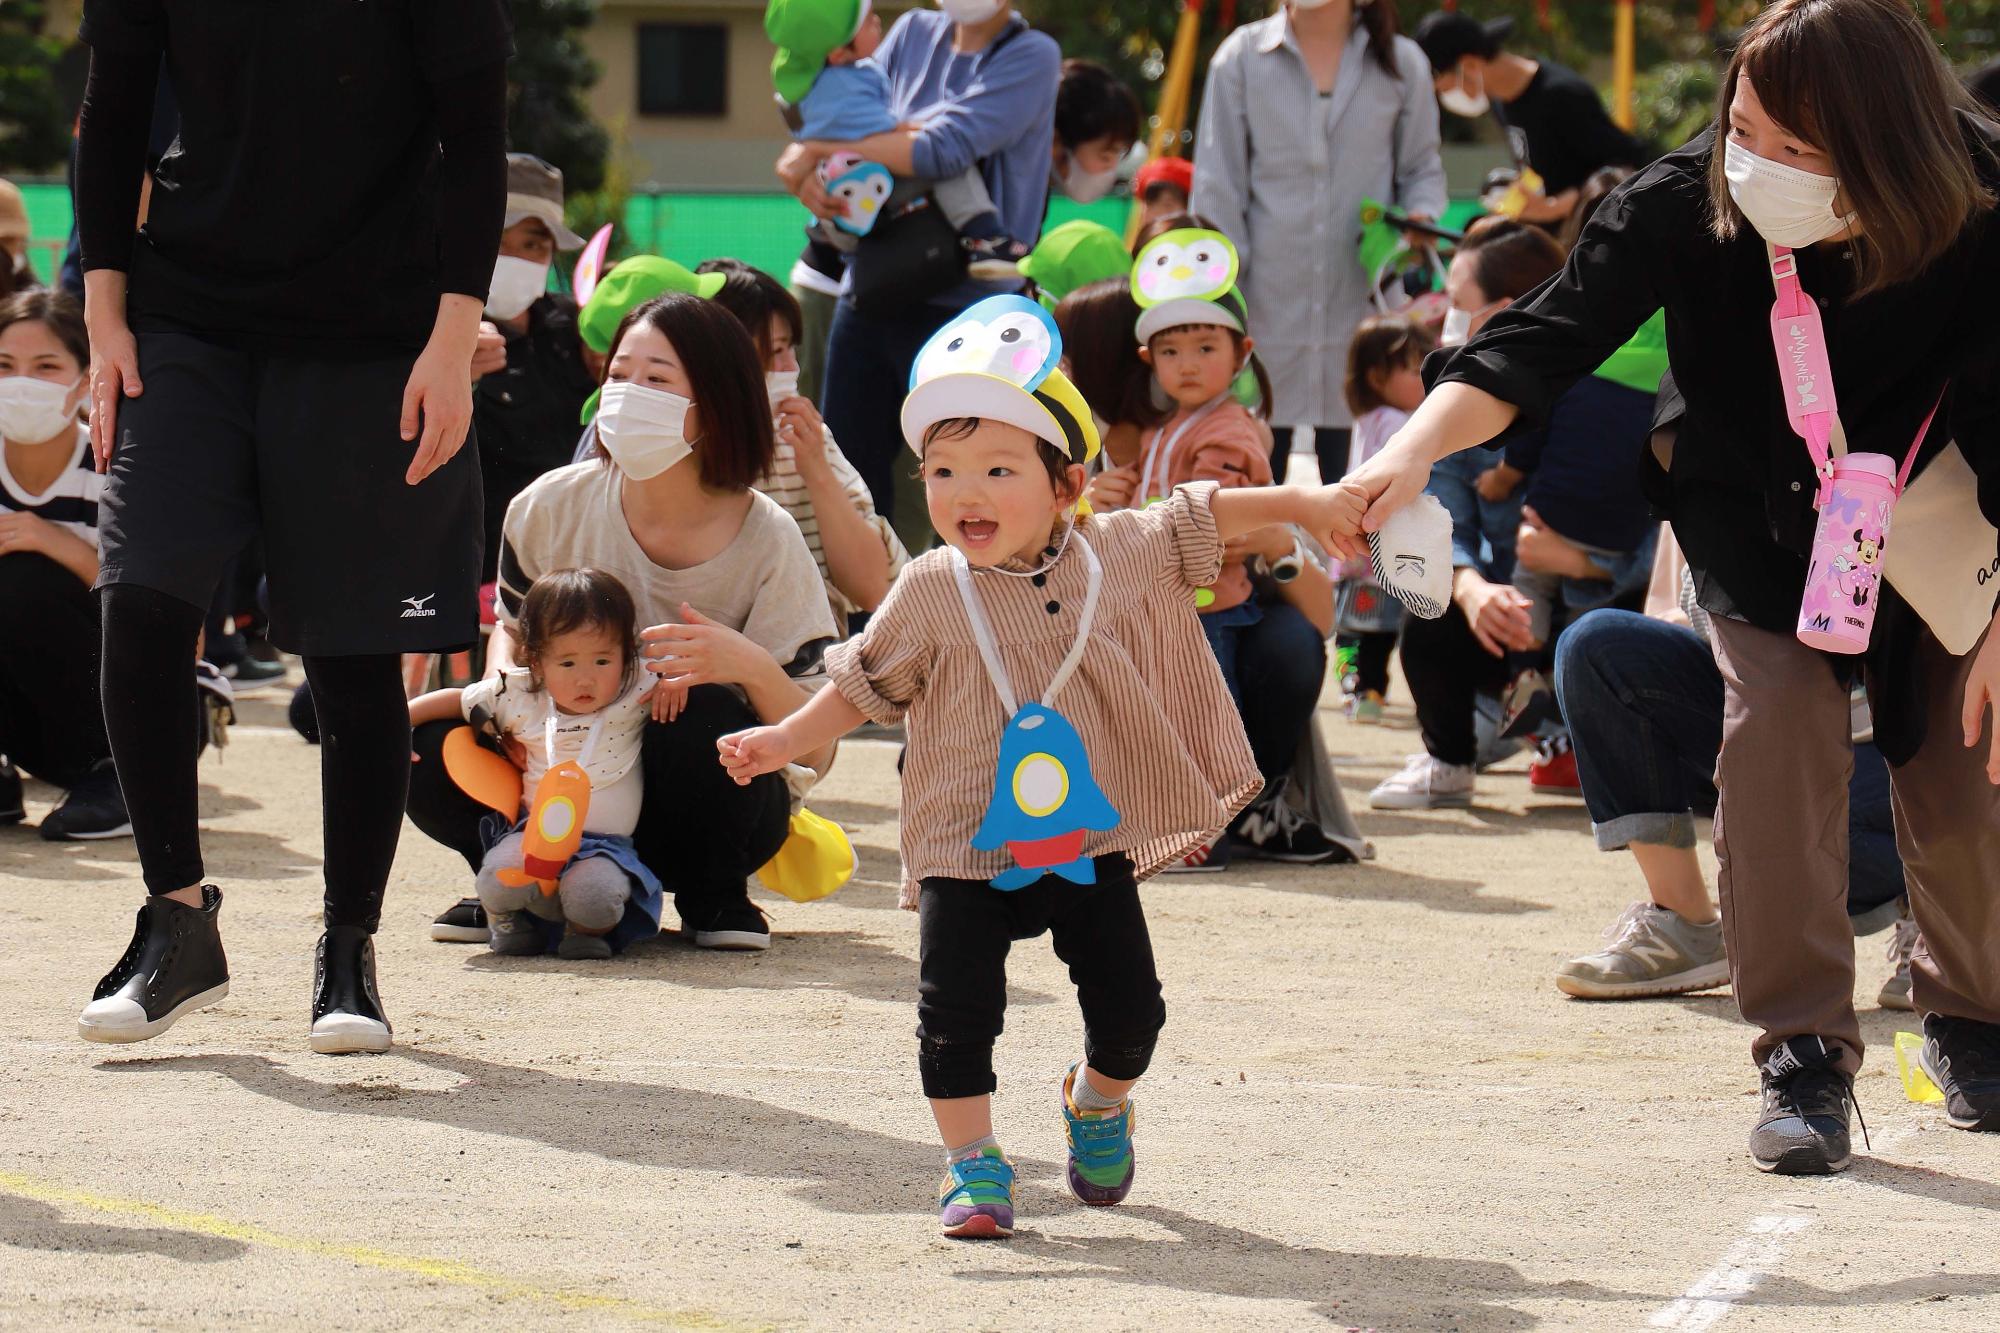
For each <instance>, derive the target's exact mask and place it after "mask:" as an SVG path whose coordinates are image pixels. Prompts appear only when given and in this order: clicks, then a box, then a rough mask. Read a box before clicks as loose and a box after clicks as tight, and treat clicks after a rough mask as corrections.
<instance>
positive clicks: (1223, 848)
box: [1160, 829, 1234, 875]
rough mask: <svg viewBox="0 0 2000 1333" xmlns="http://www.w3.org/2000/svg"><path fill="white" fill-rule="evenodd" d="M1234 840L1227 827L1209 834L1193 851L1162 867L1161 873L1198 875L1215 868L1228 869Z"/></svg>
mask: <svg viewBox="0 0 2000 1333" xmlns="http://www.w3.org/2000/svg"><path fill="white" fill-rule="evenodd" d="M1233 842H1234V840H1233V839H1232V838H1231V837H1230V836H1229V830H1228V829H1221V830H1219V831H1218V832H1216V833H1213V834H1211V835H1210V836H1209V838H1208V840H1207V841H1205V842H1202V843H1199V844H1197V845H1196V847H1195V848H1194V850H1193V851H1191V852H1189V853H1188V854H1187V855H1186V856H1183V857H1182V858H1181V859H1180V860H1178V861H1175V862H1173V863H1171V864H1170V865H1167V866H1166V867H1164V868H1163V869H1162V870H1161V871H1160V873H1161V874H1163V875H1200V874H1207V873H1211V872H1213V871H1217V870H1227V869H1229V861H1230V857H1231V856H1232V855H1234V852H1233V847H1232V844H1233Z"/></svg>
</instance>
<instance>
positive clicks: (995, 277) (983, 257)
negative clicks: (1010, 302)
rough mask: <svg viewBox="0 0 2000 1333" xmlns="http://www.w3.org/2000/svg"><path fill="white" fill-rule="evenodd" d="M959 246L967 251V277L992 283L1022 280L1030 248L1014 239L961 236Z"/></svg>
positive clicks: (1007, 237)
mask: <svg viewBox="0 0 2000 1333" xmlns="http://www.w3.org/2000/svg"><path fill="white" fill-rule="evenodd" d="M958 243H959V244H960V245H962V246H964V247H965V271H966V273H968V274H969V275H971V276H972V277H975V278H980V279H983V280H985V281H988V282H998V281H1004V280H1005V279H1007V278H1018V277H1020V276H1021V261H1022V260H1024V259H1026V258H1027V257H1028V247H1027V246H1025V245H1023V244H1021V243H1020V242H1019V241H1017V240H1015V239H1014V238H1013V237H1011V236H981V237H972V236H961V237H959V241H958Z"/></svg>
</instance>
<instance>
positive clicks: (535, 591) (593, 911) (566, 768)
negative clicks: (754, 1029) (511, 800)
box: [410, 569, 669, 958]
mask: <svg viewBox="0 0 2000 1333" xmlns="http://www.w3.org/2000/svg"><path fill="white" fill-rule="evenodd" d="M517 624H518V626H519V633H518V635H517V638H518V640H519V642H520V645H521V647H520V654H521V660H522V665H520V666H518V667H513V668H510V669H508V670H505V671H501V672H497V673H495V674H494V675H493V676H491V677H489V678H487V679H485V680H482V681H480V682H479V683H477V684H475V685H470V686H467V687H466V688H464V689H462V690H456V689H453V690H438V691H435V692H433V693H431V694H426V695H424V696H422V697H421V698H418V699H415V700H412V701H411V703H410V720H411V723H412V724H413V725H421V724H423V723H425V722H433V721H439V720H442V719H446V718H451V717H457V716H462V717H463V718H464V719H465V720H466V721H468V722H470V723H471V724H472V725H473V726H474V727H475V728H476V729H477V730H479V731H480V732H482V733H484V734H486V735H488V736H490V737H492V738H494V739H497V740H498V741H499V742H500V745H501V747H502V748H503V749H504V750H505V751H506V753H507V756H508V758H510V759H511V760H513V762H514V764H515V765H516V766H517V767H519V768H520V769H521V770H522V776H521V808H520V811H519V815H520V822H519V823H517V824H516V826H515V828H514V829H513V831H511V832H509V833H508V834H507V835H506V836H504V837H502V838H500V839H499V840H498V841H497V842H495V843H494V844H493V846H492V847H491V848H490V849H488V851H487V853H486V858H485V861H484V863H483V864H482V865H481V866H480V868H479V876H478V889H479V899H480V902H481V904H482V905H483V906H484V907H485V908H486V918H487V923H488V926H489V928H490V930H491V936H490V941H489V946H488V947H490V948H491V949H492V950H493V951H494V952H495V953H504V954H535V953H541V952H543V950H544V949H546V948H547V946H548V941H549V938H550V935H551V934H552V932H553V927H552V926H551V927H550V928H549V929H545V928H544V927H543V925H542V924H541V922H539V921H537V920H536V919H535V918H541V920H542V921H546V922H550V923H555V922H560V923H562V927H563V932H562V939H561V942H560V943H559V944H558V946H557V952H558V953H559V954H560V955H561V956H562V957H564V958H607V957H609V956H610V955H611V952H612V948H611V945H612V941H611V940H609V939H607V938H606V937H607V936H609V935H611V933H612V932H613V930H614V928H616V927H618V926H619V925H620V923H621V922H623V921H624V920H625V919H626V918H627V916H628V915H629V914H630V913H631V912H633V911H634V910H636V911H637V912H639V913H640V914H641V915H644V916H649V917H650V918H651V919H652V923H653V926H654V927H655V928H657V926H658V922H659V916H660V906H661V891H660V883H659V880H658V878H657V877H656V876H654V874H653V873H652V871H651V870H649V869H648V868H647V867H646V866H645V865H644V864H643V863H642V862H640V860H639V858H638V854H637V852H636V851H635V850H634V848H633V845H632V833H633V831H634V830H635V829H637V828H638V826H639V811H640V805H641V802H642V799H643V797H644V794H645V776H644V766H643V764H642V763H641V758H642V753H643V750H644V745H645V732H646V722H647V720H648V719H649V718H650V717H651V716H652V715H653V712H654V710H655V708H656V707H666V706H668V704H669V699H668V691H666V690H664V689H662V688H660V687H658V686H657V685H656V682H655V681H654V679H653V678H652V677H651V676H649V675H646V674H645V673H643V672H641V671H640V670H639V669H638V629H637V612H636V611H635V609H634V607H633V603H632V597H631V594H630V593H629V592H627V591H626V589H625V586H624V584H622V583H620V582H619V581H618V580H617V579H616V578H614V577H612V576H611V575H609V574H606V573H604V572H603V571H602V570H596V569H565V570H558V571H555V572H553V573H550V574H545V575H543V576H542V577H541V578H539V579H537V580H535V583H534V586H533V587H531V588H530V589H529V590H528V594H527V596H526V597H525V598H524V599H523V600H522V603H521V611H520V615H519V616H518V618H517ZM475 757H477V756H475ZM448 762H449V761H448ZM487 762H488V763H489V764H491V763H497V761H496V760H492V759H490V758H489V759H488V760H487ZM552 770H553V773H552ZM500 775H501V777H503V778H504V777H506V770H505V769H504V768H501V769H500ZM453 777H454V778H455V779H459V778H460V775H459V772H458V771H457V770H456V769H454V771H453ZM460 780H461V781H463V779H460ZM474 794H475V795H477V793H474ZM508 794H509V795H510V796H511V787H509V789H508ZM496 803H497V802H496ZM579 814H580V815H581V821H580V822H581V829H580V831H579V829H578V822H579V821H578V819H577V816H578V815H579ZM545 886H546V887H545ZM550 888H553V890H554V892H553V893H551V892H549V889H550ZM620 933H621V935H622V934H624V933H626V932H620Z"/></svg>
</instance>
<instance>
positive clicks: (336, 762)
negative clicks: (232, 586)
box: [102, 583, 410, 932]
mask: <svg viewBox="0 0 2000 1333" xmlns="http://www.w3.org/2000/svg"><path fill="white" fill-rule="evenodd" d="M102 598H103V603H102V605H103V619H104V662H105V666H104V671H103V677H104V723H105V730H106V731H107V733H108V734H109V736H110V738H111V749H112V754H113V756H114V757H115V758H116V759H117V762H118V783H119V786H120V787H121V788H123V790H124V792H125V804H126V807H127V809H128V810H129V812H130V813H131V816H132V834H133V838H134V839H135V840H136V841H137V843H138V845H139V865H140V868H141V870H142V871H143V872H144V875H145V881H146V888H147V890H148V891H149V892H152V893H171V892H173V891H174V890H175V889H183V888H187V887H188V886H190V885H193V884H199V883H200V882H201V881H202V880H203V879H204V878H205V877H206V870H205V868H204V866H203V864H202V856H201V834H200V827H199V824H198V822H197V816H196V804H197V801H196V797H197V792H196V785H195V757H196V754H197V751H198V749H199V739H200V727H201V717H200V713H199V711H198V709H199V705H198V704H197V703H196V701H195V684H194V645H195V638H196V636H197V635H198V634H199V633H200V631H201V624H202V617H203V615H204V614H205V609H206V607H207V605H208V600H209V599H208V597H207V596H204V597H202V598H201V600H200V601H199V602H187V601H182V600H181V599H180V598H178V597H173V596H170V595H169V594H167V593H164V592H157V591H155V590H154V589H152V588H146V587H141V586H139V585H138V584H134V583H116V584H112V585H111V586H110V587H107V588H105V589H104V590H103V593H102ZM305 667H306V679H307V680H309V681H310V682H311V683H312V687H313V698H314V701H315V703H316V704H317V706H318V713H319V724H320V755H319V760H320V807H321V817H322V820H323V822H324V826H325V873H326V907H325V919H326V924H327V925H329V926H359V927H361V928H362V929H364V930H368V931H371V932H372V931H373V930H374V929H375V927H376V925H377V923H378V922H379V921H380V919H381V915H382V893H383V889H384V887H385V886H386V885H387V884H388V882H389V867H390V866H391V865H392V864H393V863H394V861H395V859H396V841H397V839H398V838H399V837H400V836H401V834H402V830H403V803H404V798H405V792H406V791H407V789H408V785H409V775H410V714H409V709H408V707H407V706H406V705H405V703H404V701H403V673H402V663H401V659H400V658H399V657H398V656H397V655H396V654H394V653H374V654H368V655H363V656H357V657H316V656H310V657H307V658H306V659H305Z"/></svg>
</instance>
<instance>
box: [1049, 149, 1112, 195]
mask: <svg viewBox="0 0 2000 1333" xmlns="http://www.w3.org/2000/svg"><path fill="white" fill-rule="evenodd" d="M1123 165H1124V163H1123V162H1113V163H1112V164H1111V165H1110V166H1108V167H1106V168H1105V169H1104V170H1102V171H1085V170H1083V169H1082V168H1081V167H1079V166H1077V164H1076V158H1075V157H1073V156H1072V157H1071V158H1070V159H1069V169H1068V170H1067V171H1065V172H1063V173H1062V174H1061V175H1060V176H1058V177H1057V178H1056V179H1057V181H1058V183H1060V184H1061V186H1062V192H1063V193H1064V194H1066V195H1068V196H1069V197H1070V198H1072V199H1074V200H1076V202H1078V203H1079V204H1094V203H1096V202H1097V201H1098V200H1099V199H1102V198H1103V197H1104V196H1105V195H1107V194H1110V193H1111V187H1112V186H1114V185H1116V184H1117V183H1118V168H1119V167H1121V166H1123Z"/></svg>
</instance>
